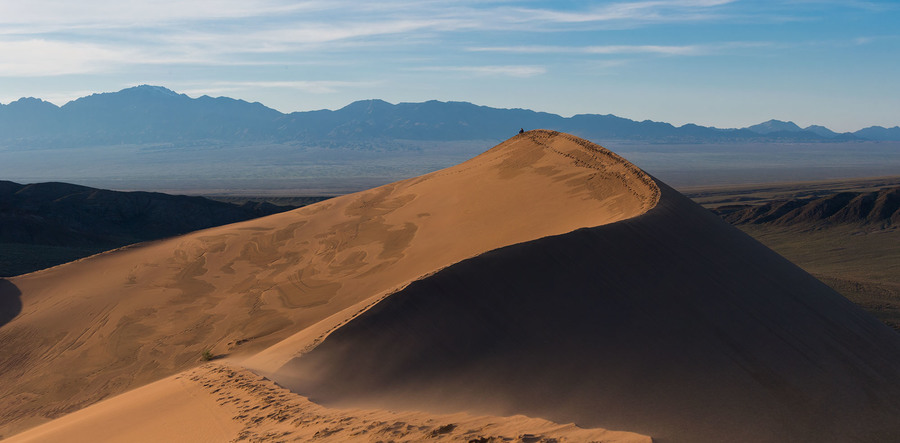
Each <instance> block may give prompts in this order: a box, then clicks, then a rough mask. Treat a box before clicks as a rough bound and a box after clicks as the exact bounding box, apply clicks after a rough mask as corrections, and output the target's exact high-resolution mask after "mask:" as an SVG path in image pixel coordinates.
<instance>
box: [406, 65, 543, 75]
mask: <svg viewBox="0 0 900 443" xmlns="http://www.w3.org/2000/svg"><path fill="white" fill-rule="evenodd" d="M410 70H411V71H431V72H455V73H462V74H468V75H472V76H492V77H495V76H501V77H520V78H526V77H534V76H536V75H541V74H544V73H546V72H547V68H545V67H543V66H522V65H509V66H421V67H416V68H410Z"/></svg>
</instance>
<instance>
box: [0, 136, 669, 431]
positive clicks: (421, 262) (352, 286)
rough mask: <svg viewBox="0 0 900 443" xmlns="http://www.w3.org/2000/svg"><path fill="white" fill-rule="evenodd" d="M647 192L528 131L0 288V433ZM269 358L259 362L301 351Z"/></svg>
mask: <svg viewBox="0 0 900 443" xmlns="http://www.w3.org/2000/svg"><path fill="white" fill-rule="evenodd" d="M658 197H659V190H658V188H657V186H656V184H655V183H654V182H653V180H652V179H651V178H650V177H649V176H647V175H646V174H644V173H643V172H642V171H640V170H639V169H637V168H636V167H634V166H633V165H631V164H630V163H628V162H626V161H624V160H623V159H621V158H620V157H618V156H616V155H615V154H612V153H611V152H609V151H607V150H605V149H603V148H601V147H599V146H596V145H593V144H591V143H588V142H585V141H584V140H580V139H577V138H575V137H572V136H568V135H565V134H558V133H554V132H549V131H530V132H528V133H525V134H523V135H519V136H516V137H514V138H512V139H510V140H508V141H507V142H504V143H502V144H500V145H498V146H497V147H495V148H493V149H491V150H490V151H488V152H486V153H484V154H482V155H480V156H478V157H477V158H475V159H473V160H471V161H468V162H465V163H462V164H460V165H458V166H455V167H452V168H449V169H445V170H442V171H437V172H435V173H432V174H428V175H425V176H422V177H418V178H414V179H410V180H405V181H401V182H397V183H394V184H390V185H387V186H383V187H380V188H376V189H373V190H370V191H366V192H362V193H358V194H352V195H347V196H343V197H339V198H335V199H332V200H328V201H325V202H322V203H319V204H315V205H311V206H308V207H304V208H301V209H298V210H296V211H291V212H288V213H283V214H277V215H273V216H270V217H266V218H262V219H257V220H252V221H248V222H244V223H239V224H234V225H228V226H223V227H219V228H213V229H208V230H205V231H199V232H196V233H193V234H189V235H185V236H181V237H176V238H172V239H169V240H163V241H158V242H153V243H147V244H142V245H139V246H137V247H132V248H126V249H122V250H117V251H113V252H109V253H104V254H100V255H98V256H94V257H90V258H87V259H83V260H80V261H77V262H74V263H70V264H66V265H62V266H58V267H56V268H52V269H49V270H45V271H41V272H36V273H32V274H28V275H24V276H20V277H16V278H12V279H9V280H8V284H5V285H4V289H3V291H4V293H3V296H4V297H8V298H11V299H15V298H18V299H19V301H20V303H21V312H20V313H18V315H16V316H15V318H13V319H12V320H11V321H9V323H7V324H5V325H3V326H2V328H0V347H2V349H3V350H4V352H3V353H2V355H0V373H2V374H3V376H2V377H3V383H2V384H0V423H2V425H0V435H10V434H11V433H14V432H16V431H18V430H22V429H26V428H28V427H31V426H34V425H36V424H39V423H42V422H45V421H47V420H50V419H54V418H58V417H60V416H62V415H64V414H67V413H70V412H73V411H76V410H79V409H82V408H84V407H86V406H88V405H90V404H93V403H96V402H98V401H100V400H102V399H105V398H107V397H110V396H112V395H116V394H119V393H122V392H125V391H127V390H129V389H132V388H135V387H138V386H142V385H145V384H147V383H150V382H153V381H156V380H159V379H161V378H163V377H166V376H170V375H173V374H176V373H178V372H179V371H182V370H185V369H188V368H190V367H192V366H194V365H196V364H198V363H199V358H200V355H201V352H202V351H203V350H205V349H212V351H213V352H214V353H216V354H229V355H232V356H250V355H253V354H255V353H257V352H258V351H260V350H262V349H265V348H267V347H269V346H272V345H274V344H276V343H278V342H280V341H282V340H283V339H285V338H288V337H290V336H291V335H292V334H295V333H298V332H301V331H304V330H307V328H309V327H311V326H315V325H317V324H318V323H319V322H320V321H322V320H323V319H329V318H331V319H332V320H334V322H335V324H340V323H341V321H342V320H341V318H339V317H340V316H341V315H345V314H347V313H349V314H352V313H354V312H356V311H354V310H353V309H355V307H356V306H366V305H368V304H371V303H372V302H374V301H377V300H378V299H380V298H381V297H383V296H384V295H386V294H389V293H391V292H393V291H396V290H397V289H399V288H402V287H403V286H404V285H406V284H407V283H408V282H410V281H413V280H415V279H418V278H420V277H422V276H424V275H428V274H430V273H433V272H435V271H436V270H438V269H441V268H443V267H446V266H448V265H451V264H453V263H456V262H459V261H461V260H463V259H466V258H469V257H473V256H477V255H479V254H482V253H484V252H486V251H489V250H492V249H495V248H498V247H502V246H506V245H510V244H516V243H521V242H524V241H529V240H534V239H537V238H541V237H545V236H548V235H556V234H562V233H565V232H570V231H572V230H574V229H578V228H581V227H584V226H597V225H602V224H606V223H612V222H616V221H619V220H623V219H626V218H629V217H633V216H635V215H637V214H640V213H643V212H645V211H647V210H648V209H650V208H651V207H653V206H654V205H655V204H656V201H657V199H658ZM13 301H15V300H13ZM6 305H7V303H6V302H4V306H6ZM9 305H10V306H12V305H15V303H12V302H11V303H9ZM339 313H345V314H339ZM349 314H348V315H349ZM335 315H337V316H338V318H335ZM301 335H302V334H301ZM279 349H280V350H279V351H278V352H270V353H269V354H268V355H269V359H268V360H267V362H268V364H269V365H276V366H277V364H279V363H280V362H284V361H287V360H289V359H290V358H291V357H293V356H294V355H295V354H297V353H298V352H300V351H302V349H300V348H291V347H289V346H281V347H280V348H279Z"/></svg>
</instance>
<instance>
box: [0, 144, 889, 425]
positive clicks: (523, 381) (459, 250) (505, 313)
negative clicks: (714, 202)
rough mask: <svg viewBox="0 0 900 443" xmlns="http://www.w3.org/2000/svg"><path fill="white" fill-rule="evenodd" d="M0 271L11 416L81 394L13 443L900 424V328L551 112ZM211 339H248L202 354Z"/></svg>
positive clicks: (42, 416)
mask: <svg viewBox="0 0 900 443" xmlns="http://www.w3.org/2000/svg"><path fill="white" fill-rule="evenodd" d="M0 290H2V291H3V294H4V297H7V296H11V297H14V298H19V299H20V300H21V313H18V314H17V315H16V316H15V317H14V318H12V320H11V321H9V323H8V324H6V325H4V326H2V328H0V346H3V349H4V350H6V349H9V350H10V352H9V353H6V354H5V355H3V356H2V357H0V370H2V371H3V374H4V375H3V381H4V384H3V386H2V388H0V389H2V391H0V419H2V421H3V423H5V424H4V428H3V429H4V430H3V431H2V432H4V433H6V434H8V433H11V432H15V431H16V430H21V429H25V428H27V427H30V426H33V425H35V424H38V423H41V422H45V421H47V420H48V419H51V418H56V417H58V416H61V415H62V414H64V413H66V412H72V411H76V410H78V412H75V413H73V414H70V415H66V416H64V417H62V418H58V419H57V420H54V421H51V422H49V423H45V424H43V425H42V426H39V427H35V428H33V429H31V430H29V431H27V432H25V433H22V434H20V435H19V436H17V437H14V438H13V441H20V440H21V441H29V440H30V439H38V440H40V439H41V438H44V439H52V438H54V437H53V436H60V435H62V436H66V437H67V438H71V439H76V437H77V438H85V439H90V438H91V437H96V436H98V435H100V434H97V432H98V430H101V429H102V430H110V429H114V427H115V426H114V424H115V423H119V422H120V421H121V420H126V421H127V420H129V417H134V416H141V414H144V413H146V412H149V411H162V412H160V415H159V416H148V417H150V419H148V420H147V422H146V423H139V424H135V425H134V426H136V427H138V428H139V429H140V430H141V431H142V432H144V433H145V434H142V435H143V437H141V436H140V435H138V434H140V433H135V432H132V431H133V429H132V430H129V429H124V430H121V431H116V432H112V433H111V434H108V435H102V438H104V439H107V438H108V439H113V440H129V439H131V438H138V437H140V438H145V437H147V438H146V439H148V440H151V439H152V440H168V439H173V438H176V439H187V434H183V433H182V432H180V431H179V429H180V428H179V426H180V425H179V424H178V423H180V421H179V420H183V419H185V418H189V419H191V420H197V421H202V424H201V425H200V426H199V427H200V428H201V429H209V427H210V426H213V425H212V424H213V423H217V422H220V421H221V422H222V423H223V424H222V425H221V426H218V428H217V429H218V430H220V431H221V432H222V434H215V435H216V436H218V435H225V436H231V437H230V438H233V439H257V438H260V439H285V440H300V441H304V440H311V439H322V440H325V441H327V440H328V439H331V440H332V441H347V440H350V441H353V440H359V441H377V440H391V439H394V440H397V441H421V440H423V439H436V440H439V439H448V440H461V441H470V440H475V441H489V438H491V437H493V438H495V440H494V441H509V440H504V439H511V440H513V441H552V440H551V439H557V440H558V441H562V440H563V439H569V440H571V441H591V440H595V439H596V440H598V441H646V440H647V437H645V436H647V435H649V436H652V437H653V439H654V441H661V442H704V441H709V442H719V441H748V442H749V441H752V442H760V441H891V440H892V439H895V437H896V436H897V435H900V335H898V334H896V333H895V332H894V331H892V330H890V329H889V328H887V327H886V326H884V325H882V324H881V323H880V322H878V321H877V320H875V319H874V318H872V317H871V316H869V315H868V314H866V313H864V312H862V311H861V310H860V309H858V308H856V307H855V306H854V305H853V304H851V303H850V302H848V301H847V300H845V299H843V298H842V297H840V296H839V295H838V294H836V293H835V292H833V291H832V290H830V289H829V288H828V287H826V286H825V285H823V284H822V283H820V282H818V281H817V280H815V279H814V278H812V277H811V276H809V275H808V274H806V273H805V272H803V271H802V270H800V269H799V268H797V267H796V266H794V265H792V264H791V263H790V262H788V261H787V260H785V259H783V258H781V257H780V256H778V255H777V254H775V253H773V252H771V251H770V250H768V249H766V248H765V247H763V246H762V245H760V244H759V243H757V242H756V241H754V240H753V239H751V238H750V237H748V236H746V235H745V234H743V233H741V232H740V231H738V230H736V229H735V228H733V227H731V226H730V225H728V224H727V223H725V222H724V221H722V220H721V219H719V218H717V217H716V216H715V215H713V214H711V213H710V212H708V211H706V210H704V209H702V208H700V207H699V206H697V205H695V204H693V203H692V202H690V201H689V200H688V199H686V198H685V197H683V196H681V195H680V194H678V193H677V192H676V191H674V190H672V189H671V188H669V187H668V186H666V185H664V184H662V183H658V182H656V181H655V180H654V179H653V178H652V177H649V176H648V175H646V174H645V173H643V172H642V171H640V170H639V169H637V168H635V167H634V166H633V165H631V164H630V163H628V162H627V161H625V160H623V159H621V158H619V157H618V156H616V155H614V154H612V153H610V152H609V151H606V150H604V149H602V148H600V147H598V146H596V145H593V144H590V143H588V142H585V141H583V140H580V139H577V138H574V137H571V136H568V135H565V134H558V133H553V132H548V131H531V132H528V133H525V134H523V135H520V136H517V137H514V138H512V139H510V140H508V141H507V142H504V143H502V144H500V145H498V146H497V147H495V148H494V149H492V150H490V151H488V152H486V153H485V154H483V155H481V156H479V157H476V158H475V159H473V160H470V161H468V162H466V163H463V164H460V165H458V166H456V167H453V168H449V169H446V170H442V171H438V172H435V173H432V174H428V175H425V176H422V177H419V178H415V179H410V180H406V181H402V182H398V183H394V184H391V185H387V186H384V187H381V188H377V189H374V190H371V191H367V192H364V193H360V194H354V195H348V196H344V197H341V198H337V199H334V200H329V201H326V202H323V203H320V204H316V205H312V206H309V207H306V208H301V209H299V210H296V211H292V212H290V213H284V214H278V215H274V216H270V217H267V218H264V219H259V220H254V221H250V222H245V223H241V224H236V225H229V226H224V227H220V228H215V229H211V230H207V231H201V232H198V233H194V234H190V235H187V236H183V237H179V238H175V239H171V240H166V241H161V242H156V243H152V244H146V245H142V246H140V247H137V248H131V249H126V250H121V251H116V252H113V253H108V254H103V255H100V256H96V257H92V258H89V259H86V260H82V261H79V262H76V263H72V264H68V265H64V266H60V267H57V268H54V269H51V270H47V271H44V272H39V273H35V274H30V275H26V276H22V277H18V278H15V279H12V280H10V281H9V282H8V283H7V284H4V285H2V286H0ZM7 294H11V295H7ZM3 306H10V307H11V308H10V309H7V310H10V312H12V311H14V310H15V308H16V305H15V303H5V302H4V305H3ZM7 317H9V316H7ZM207 347H211V348H212V349H213V350H214V352H215V353H220V354H229V358H228V359H226V360H220V361H219V362H218V363H215V364H207V365H204V366H202V367H199V368H195V369H190V368H191V367H194V366H197V365H198V364H199V361H198V360H199V356H200V352H201V351H202V350H203V349H205V348H207ZM185 370H187V371H186V372H185ZM260 375H266V376H267V377H269V378H271V379H272V380H274V381H275V382H277V383H278V384H279V385H281V386H286V387H289V388H291V389H292V391H287V390H286V389H284V388H282V387H280V386H278V385H276V384H275V383H273V382H272V381H270V380H267V379H264V378H262V377H261V376H260ZM166 377H168V378H166ZM160 379H162V380H161V381H156V380H160ZM154 381H155V383H151V382H154ZM132 388H137V389H134V390H131V391H129V392H127V393H125V394H122V395H118V396H116V397H112V398H109V399H107V400H105V401H102V402H99V403H97V402H98V401H99V400H101V399H104V398H106V397H111V396H113V395H115V394H120V393H122V392H125V391H127V390H129V389H132ZM163 393H164V394H165V395H163ZM173 398H178V399H182V401H184V402H190V404H194V405H196V406H193V407H186V408H170V409H171V410H168V409H167V408H166V407H164V406H163V405H164V404H165V402H167V401H171V399H173ZM94 403H96V404H94ZM91 404H93V406H89V405H91ZM88 406H89V407H88ZM129 411H133V412H129ZM392 411H418V412H392ZM123 415H124V417H122V418H117V417H121V416H123ZM501 416H504V417H505V418H503V417H501ZM526 417H531V418H526ZM168 421H172V422H173V423H175V424H173V425H172V427H171V428H169V427H167V426H165V423H167V422H168ZM560 423H569V424H568V425H562V424H560ZM572 423H574V424H577V425H578V426H577V427H576V426H574V425H571V424H572ZM154 424H158V426H154ZM451 425H452V426H451ZM169 429H171V431H170V430H169ZM605 429H614V430H617V431H606V430H605ZM624 431H628V432H624ZM210 432H212V431H210ZM629 432H635V433H637V434H631V433H629ZM207 435H209V436H212V435H213V434H211V433H210V434H207ZM148 436H149V437H148ZM201 437H202V436H201ZM201 437H198V438H201ZM140 438H139V439H140ZM211 439H212V440H216V439H217V438H214V437H211Z"/></svg>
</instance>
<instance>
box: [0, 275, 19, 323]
mask: <svg viewBox="0 0 900 443" xmlns="http://www.w3.org/2000/svg"><path fill="white" fill-rule="evenodd" d="M20 295H22V294H21V292H19V288H17V287H16V285H14V284H12V283H10V281H9V280H6V279H3V278H0V327H3V325H5V324H7V323H9V321H10V320H12V319H14V318H15V317H16V316H17V315H19V312H22V301H21V300H19V296H20Z"/></svg>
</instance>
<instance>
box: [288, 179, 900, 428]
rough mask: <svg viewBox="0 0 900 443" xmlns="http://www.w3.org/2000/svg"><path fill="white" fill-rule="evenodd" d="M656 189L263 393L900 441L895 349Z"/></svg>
mask: <svg viewBox="0 0 900 443" xmlns="http://www.w3.org/2000/svg"><path fill="white" fill-rule="evenodd" d="M660 188H661V189H662V197H661V199H660V201H659V203H658V204H657V206H656V207H655V208H653V209H651V210H650V211H649V212H647V213H645V214H643V215H640V216H637V217H634V218H631V219H627V220H623V221H619V222H617V223H613V224H607V225H604V226H599V227H595V228H588V229H581V230H577V231H574V232H571V233H568V234H563V235H559V236H554V237H547V238H542V239H539V240H535V241H531V242H526V243H522V244H517V245H513V246H509V247H505V248H501V249H497V250H494V251H490V252H487V253H485V254H483V255H480V256H478V257H475V258H472V259H469V260H465V261H463V262H461V263H458V264H455V265H453V266H450V267H448V268H446V269H444V270H442V271H440V272H438V273H436V274H434V275H432V276H429V277H427V278H424V279H422V280H420V281H417V282H414V283H412V284H410V285H409V286H408V287H406V288H405V289H404V290H402V291H400V292H398V293H396V294H394V295H392V296H390V297H388V298H387V299H385V300H384V301H382V302H381V303H379V304H377V305H375V306H374V307H373V308H372V309H370V310H368V311H366V312H365V313H363V314H362V315H360V316H359V317H357V318H356V319H354V320H352V321H350V322H349V323H348V324H346V325H345V326H343V327H341V328H339V329H337V330H336V331H335V332H333V333H332V334H331V335H330V336H328V337H327V338H326V339H325V340H324V341H323V342H322V343H321V344H320V345H319V346H318V347H317V348H315V349H314V350H312V351H311V352H310V353H308V354H306V355H303V356H301V357H299V358H296V359H294V360H292V361H291V362H290V363H288V364H287V365H285V366H284V367H283V368H281V370H280V371H279V372H278V373H277V374H276V375H275V376H274V377H275V379H276V380H277V381H279V382H281V383H283V384H285V385H286V386H289V387H291V388H292V389H294V390H295V391H297V392H299V393H301V394H303V395H307V396H309V397H310V398H311V399H312V400H313V401H316V402H321V403H323V404H325V405H333V406H341V407H350V406H363V405H365V406H367V407H382V408H384V407H403V408H418V409H422V410H429V411H438V412H450V411H460V410H466V411H472V412H478V413H492V414H525V415H529V416H535V417H542V418H546V419H548V420H553V421H557V422H574V423H577V424H579V425H581V426H587V427H593V426H598V427H604V428H610V429H627V430H629V431H634V432H639V433H642V434H646V435H650V436H652V437H653V438H654V439H655V440H658V441H662V442H723V441H728V442H733V441H740V442H763V441H778V442H787V441H790V442H798V441H799V442H803V441H810V442H813V441H815V442H821V441H873V442H874V441H897V439H898V436H900V335H898V334H896V333H895V332H894V331H892V330H890V329H889V328H887V327H886V326H884V325H882V324H881V323H880V322H878V321H877V320H875V319H874V318H873V317H871V316H869V315H868V314H866V313H864V312H863V311H861V310H860V309H858V308H857V307H855V306H854V305H853V304H851V303H850V302H848V301H847V300H845V299H844V298H842V297H841V296H839V295H838V294H837V293H835V292H833V291H832V290H830V289H829V288H828V287H827V286H825V285H824V284H822V283H820V282H819V281H817V280H815V279H814V278H812V277H811V276H809V275H808V274H806V273H805V272H803V271H801V270H800V269H799V268H797V267H796V266H794V265H793V264H791V263H790V262H788V261H787V260H785V259H783V258H781V257H780V256H778V255H776V254H775V253H773V252H771V251H770V250H768V249H767V248H765V247H763V246H762V245H760V244H759V243H757V242H756V241H754V240H753V239H751V238H750V237H748V236H746V235H744V234H743V233H741V232H740V231H738V230H737V229H734V228H732V227H731V226H729V225H728V224H726V223H725V222H723V221H721V220H720V219H719V218H717V217H716V216H714V215H713V214H711V213H709V212H708V211H706V210H704V209H702V208H700V207H699V206H697V205H695V204H694V203H692V202H691V201H689V200H688V199H686V198H685V197H683V196H681V195H680V194H678V193H677V192H676V191H674V190H672V189H671V188H668V187H666V186H665V185H660Z"/></svg>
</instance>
